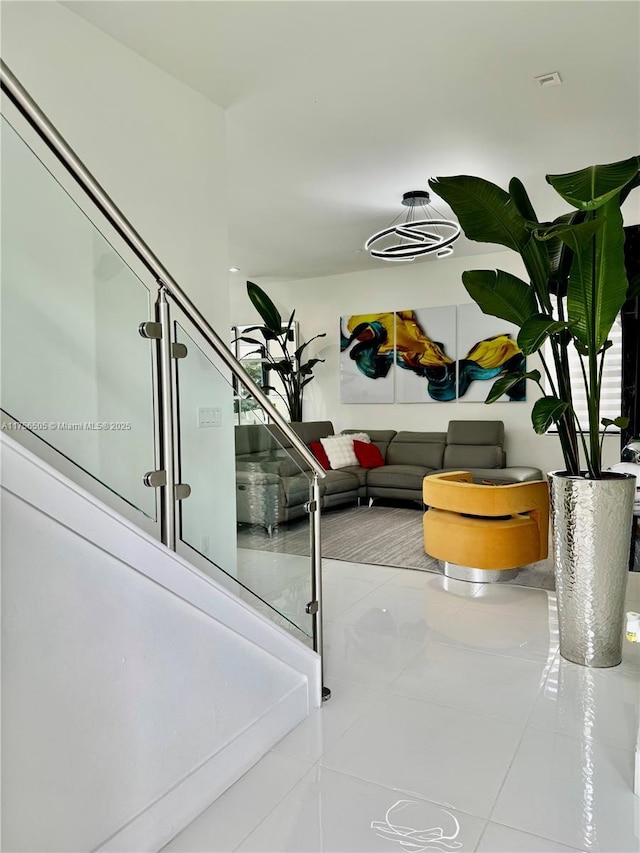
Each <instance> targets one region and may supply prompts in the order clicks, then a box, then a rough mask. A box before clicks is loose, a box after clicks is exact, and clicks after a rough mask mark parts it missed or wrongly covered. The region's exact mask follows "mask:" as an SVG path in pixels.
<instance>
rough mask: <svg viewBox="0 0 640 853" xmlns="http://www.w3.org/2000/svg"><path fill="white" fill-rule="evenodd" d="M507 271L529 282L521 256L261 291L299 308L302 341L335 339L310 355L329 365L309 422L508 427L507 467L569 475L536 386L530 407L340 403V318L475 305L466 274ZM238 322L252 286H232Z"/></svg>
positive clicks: (247, 309) (313, 392)
mask: <svg viewBox="0 0 640 853" xmlns="http://www.w3.org/2000/svg"><path fill="white" fill-rule="evenodd" d="M496 268H500V269H504V270H506V271H508V272H512V273H514V274H515V275H518V276H521V277H523V278H525V272H524V269H523V266H522V262H521V261H520V258H519V257H518V256H517V255H515V253H513V252H508V251H504V252H495V253H491V254H483V255H479V256H476V257H464V258H461V257H457V256H456V255H455V253H454V255H452V256H451V257H449V258H444V259H442V260H437V259H428V260H424V261H416V262H415V263H412V264H406V265H403V264H388V266H387V267H384V268H382V269H376V270H371V271H363V272H357V273H350V274H347V275H337V276H329V277H326V278H317V279H306V280H301V281H292V282H278V283H271V282H269V283H261V282H260V281H259V280H258V282H257V283H258V284H261V286H263V287H264V289H265V290H266V291H267V292H268V293H269V295H270V296H271V297H272V299H273V300H274V302H275V303H276V305H277V306H278V308H279V309H280V310H281V311H282V313H283V314H286V313H287V311H289V312H290V311H291V310H292V309H293V308H295V309H296V317H297V318H298V320H299V321H300V336H301V339H302V340H308V339H309V338H310V337H312V336H313V335H315V334H317V333H318V332H327V337H326V338H324V339H322V340H321V341H318V342H315V343H314V344H311V346H310V348H309V350H310V355H312V356H319V357H321V358H326V363H325V364H319V365H317V366H316V369H315V376H316V378H315V379H314V381H313V382H312V383H311V384H310V385H309V387H308V389H307V394H308V396H305V413H304V419H305V420H324V419H327V420H331V421H333V424H334V427H335V429H336V431H339V430H341V429H345V428H348V427H349V428H350V427H354V428H362V429H367V428H369V429H384V428H388V429H396V430H435V431H442V430H446V428H447V424H448V422H449V421H450V420H472V419H477V420H494V419H495V420H503V421H504V423H505V430H506V450H507V464H510V465H533V466H535V467H537V468H540V469H541V470H542V471H543V472H546V471H551V470H553V469H557V468H562V467H563V462H562V454H561V452H560V443H559V441H558V438H557V436H555V435H545V436H538V435H536V434H535V432H534V431H533V427H532V426H531V408H532V406H533V403H534V402H535V399H536V397H537V389H536V388H535V386H534V385H533V384H532V383H528V386H527V395H528V400H527V402H526V403H513V402H507V403H494V404H492V405H491V406H487V405H486V404H484V403H466V402H461V401H455V402H452V403H395V404H385V405H382V404H358V405H353V404H351V405H347V404H344V403H341V402H340V376H339V354H340V341H339V318H340V316H341V315H345V314H361V313H369V312H375V311H397V310H406V309H411V308H427V307H431V306H439V305H459V304H463V303H468V302H470V301H471V300H470V299H469V296H468V294H467V292H466V290H465V289H464V287H463V285H462V279H461V275H462V272H463V271H464V270H466V269H496ZM230 292H231V317H232V320H233V323H234V324H235V323H248V322H253V321H254V320H256V319H257V317H256V315H255V314H254V313H253V310H252V306H251V303H250V301H249V299H248V297H247V295H246V289H245V282H244V281H236V280H235V278H232V279H231V285H230ZM316 344H317V345H316ZM527 366H528V368H529V369H532V368H533V367H538V366H539V360H538V358H537V356H534V357H532V358H530V359H528V362H527ZM618 459H619V438H618V437H617V436H615V437H611V438H608V439H607V440H606V448H605V459H604V462H605V464H606V465H609V464H612V463H613V462H615V461H617V460H618Z"/></svg>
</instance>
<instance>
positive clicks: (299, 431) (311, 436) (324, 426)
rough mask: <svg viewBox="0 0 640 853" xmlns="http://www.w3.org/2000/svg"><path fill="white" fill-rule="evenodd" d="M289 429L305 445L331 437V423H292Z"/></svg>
mask: <svg viewBox="0 0 640 853" xmlns="http://www.w3.org/2000/svg"><path fill="white" fill-rule="evenodd" d="M291 429H292V430H293V431H294V432H295V434H296V435H297V436H298V438H300V439H301V440H302V441H303V442H304V443H305V444H311V442H312V441H320V439H321V438H327V436H329V435H333V424H332V423H331V421H292V423H291Z"/></svg>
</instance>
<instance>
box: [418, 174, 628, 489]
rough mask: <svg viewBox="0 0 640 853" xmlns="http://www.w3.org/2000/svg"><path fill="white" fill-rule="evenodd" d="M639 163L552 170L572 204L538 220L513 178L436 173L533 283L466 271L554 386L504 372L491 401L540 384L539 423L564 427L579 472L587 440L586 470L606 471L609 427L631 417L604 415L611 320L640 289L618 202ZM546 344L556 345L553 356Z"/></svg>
mask: <svg viewBox="0 0 640 853" xmlns="http://www.w3.org/2000/svg"><path fill="white" fill-rule="evenodd" d="M639 168H640V157H630V158H629V159H628V160H623V161H620V162H617V163H611V164H608V165H603V166H589V167H588V168H586V169H580V170H578V171H576V172H570V173H568V174H564V175H547V176H546V179H547V182H548V183H549V184H551V186H552V187H553V188H554V189H555V190H556V192H557V193H559V195H560V196H561V197H562V198H563V199H564V200H565V201H566V202H568V203H569V204H570V205H571V206H572V207H573V208H575V209H574V210H573V211H571V212H569V213H566V214H564V215H563V216H560V217H559V218H558V219H556V220H554V221H553V222H539V221H538V218H537V216H536V214H535V212H534V209H533V207H532V205H531V202H530V200H529V197H528V195H527V192H526V190H525V188H524V186H523V184H522V183H521V182H520V181H519V180H518V179H517V178H513V179H512V180H511V182H510V183H509V189H508V191H505V190H503V189H501V188H500V187H498V186H496V185H495V184H493V183H491V182H490V181H486V180H483V179H482V178H477V177H470V176H468V175H457V176H454V177H439V178H434V179H433V180H431V181H429V185H430V186H431V188H432V189H433V190H434V192H436V193H438V195H440V196H441V197H442V198H443V199H444V200H445V201H446V202H447V203H448V204H449V205H450V207H451V208H452V210H453V211H454V213H455V214H456V216H457V217H458V219H459V220H460V225H461V227H462V229H463V230H464V232H465V234H466V236H467V237H468V238H469V239H470V240H476V241H479V242H486V243H498V244H499V245H502V246H507V247H508V248H510V249H512V250H514V251H515V252H517V253H518V254H519V255H520V257H521V258H522V261H523V262H524V266H525V269H526V271H527V275H528V277H529V281H528V282H527V281H523V280H522V279H520V278H518V277H517V276H515V275H512V274H511V273H508V272H505V271H504V270H468V271H467V272H465V273H463V276H462V280H463V284H464V286H465V288H466V290H467V293H468V294H469V296H470V297H471V298H472V299H473V300H474V301H475V302H476V303H477V304H478V305H479V306H480V308H481V309H482V311H483V312H484V313H485V314H491V315H493V316H495V317H500V318H501V319H503V320H507V321H508V322H510V323H514V324H515V325H516V326H518V328H519V330H520V331H519V333H518V345H519V347H520V349H521V350H522V352H523V353H524V355H531V354H532V353H535V352H538V353H539V355H540V359H541V362H542V368H543V371H544V373H545V375H546V381H547V386H548V387H547V388H544V387H543V383H542V375H541V373H540V371H539V370H531V371H529V372H524V371H523V372H520V373H516V374H510V375H509V376H508V377H507V376H504V377H500V378H498V379H497V380H496V382H495V383H494V384H493V386H492V388H491V391H490V392H489V394H488V396H487V400H486V402H487V403H491V402H494V401H495V400H497V399H498V398H499V397H501V396H502V395H503V394H504V393H505V392H506V391H507V390H508V389H509V388H510V387H511V386H512V385H513V384H515V383H517V382H519V381H521V380H522V379H529V380H532V381H533V382H535V383H536V384H537V385H538V386H539V387H540V390H541V391H542V396H541V397H540V398H539V399H538V400H536V403H535V405H534V406H533V410H532V415H531V418H532V422H533V427H534V429H535V431H536V432H537V433H539V434H542V433H545V432H547V430H548V429H549V428H550V427H551V425H552V424H554V423H555V424H556V425H557V429H558V435H559V438H560V442H561V445H562V453H563V457H564V462H565V466H566V470H567V473H569V474H571V475H580V474H581V464H580V447H582V451H583V454H584V460H585V463H586V468H587V472H586V474H587V476H588V477H591V478H594V479H601V478H602V446H603V438H604V431H606V429H607V427H609V426H614V425H615V426H619V427H622V428H624V427H625V426H626V425H627V419H626V418H621V417H619V418H616V419H615V420H611V419H609V418H602V419H601V418H600V397H601V389H602V376H603V365H604V360H605V356H606V353H607V350H608V349H609V347H610V346H611V341H610V340H609V333H610V331H611V327H612V325H613V323H614V322H615V319H616V317H617V315H618V313H619V312H620V309H621V308H622V306H623V304H624V302H625V301H626V300H627V299H628V298H631V297H632V296H634V295H636V293H637V292H639V291H640V286H639V282H638V281H635V282H632V283H631V284H629V282H628V281H627V276H626V272H625V265H624V229H623V222H622V212H621V209H620V208H621V205H622V203H623V202H624V200H625V199H626V197H627V196H628V194H629V193H630V191H631V190H632V189H633V188H634V187H637V186H638V185H639V184H640V178H639V172H638V170H639ZM547 341H548V345H547V347H545V348H544V349H543V346H544V345H545V344H546V343H547ZM570 347H574V348H575V350H576V351H577V354H578V357H579V360H580V364H581V367H582V381H583V384H584V389H585V393H586V399H587V405H588V417H589V427H588V430H586V431H583V430H582V429H581V427H580V424H579V423H578V419H577V416H576V413H575V410H574V407H573V397H574V393H573V392H574V389H573V388H572V385H571V374H570V371H569V355H568V353H569V348H570ZM545 350H547V351H550V353H551V356H550V358H551V361H552V363H551V362H550V363H548V355H547V352H545ZM552 366H553V369H552ZM601 427H604V431H603V432H602V434H601Z"/></svg>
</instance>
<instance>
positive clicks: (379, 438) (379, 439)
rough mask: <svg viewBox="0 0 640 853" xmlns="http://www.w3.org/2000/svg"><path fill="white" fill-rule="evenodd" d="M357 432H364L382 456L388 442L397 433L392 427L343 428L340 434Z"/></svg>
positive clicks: (384, 453)
mask: <svg viewBox="0 0 640 853" xmlns="http://www.w3.org/2000/svg"><path fill="white" fill-rule="evenodd" d="M358 432H365V433H366V434H367V435H368V436H369V438H370V439H371V443H372V444H375V446H376V447H377V448H378V450H379V451H380V453H382V455H383V456H386V453H387V448H388V447H389V442H390V441H391V440H392V438H393V437H394V436H395V435H396V434H397V433H396V431H395V430H394V429H367V430H359V429H343V430H342V433H341V435H354V434H355V433H358Z"/></svg>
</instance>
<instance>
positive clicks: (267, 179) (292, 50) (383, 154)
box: [64, 0, 640, 280]
mask: <svg viewBox="0 0 640 853" xmlns="http://www.w3.org/2000/svg"><path fill="white" fill-rule="evenodd" d="M64 5H65V6H67V7H68V8H69V9H72V10H73V11H75V12H76V13H77V14H79V15H81V16H82V17H84V18H85V19H86V20H88V21H90V22H91V23H93V24H95V25H96V26H98V27H100V28H101V29H102V30H104V31H105V32H107V33H108V34H109V35H111V36H113V37H114V38H115V39H117V40H118V41H120V42H122V43H123V44H125V45H127V46H128V47H130V48H131V49H132V50H134V51H136V52H137V53H139V54H140V55H142V56H144V57H145V58H146V59H148V60H149V61H151V62H153V63H155V64H156V65H157V66H159V67H160V68H162V69H164V70H165V71H167V72H168V73H170V74H171V75H173V76H174V77H176V78H177V79H179V80H181V81H183V82H184V83H186V84H188V85H189V86H192V87H193V88H194V89H196V90H198V91H199V92H201V93H202V94H203V95H205V96H206V97H208V98H210V99H211V100H212V101H213V102H214V103H216V104H218V105H220V106H221V107H224V108H225V110H226V115H227V143H228V152H229V155H228V156H229V180H230V184H229V202H228V205H229V217H230V219H229V225H230V261H231V263H232V264H233V265H235V266H237V267H240V269H241V273H240V276H241V277H242V280H244V279H245V278H258V279H260V280H265V279H269V278H274V279H282V278H310V277H315V276H322V275H332V274H336V273H343V272H351V271H354V270H360V269H373V268H376V267H380V266H385V265H386V264H385V262H384V261H375V260H373V259H371V258H369V256H368V255H367V254H366V253H364V252H363V251H362V246H363V243H364V241H365V240H366V238H367V237H368V236H370V234H371V233H373V232H374V231H376V230H378V229H380V228H383V227H385V226H386V225H388V224H389V223H390V222H391V221H392V220H393V219H394V218H395V216H396V215H397V214H398V213H399V212H400V210H401V209H402V208H401V206H400V199H401V196H402V193H403V192H405V191H407V190H412V189H420V188H426V181H427V178H429V177H431V176H434V175H451V174H460V173H466V174H478V175H481V176H483V177H486V178H488V179H490V180H493V181H495V182H496V183H499V184H501V185H502V186H506V185H507V183H508V181H509V179H510V178H511V177H512V176H513V175H517V176H518V177H520V178H521V179H522V180H523V181H524V183H525V185H526V186H527V187H528V189H529V191H530V194H531V197H532V200H533V202H534V205H535V206H536V207H537V211H538V215H539V216H540V217H541V218H552V217H553V216H555V215H557V214H559V213H560V212H562V211H563V210H564V208H563V205H562V202H561V201H560V200H559V199H558V202H559V203H558V202H556V198H557V197H556V196H555V193H554V192H553V190H551V188H550V187H548V186H547V184H546V183H545V181H544V175H545V174H546V173H548V172H551V173H554V172H563V171H571V170H573V169H577V168H580V167H582V166H586V165H589V164H590V163H596V162H610V161H614V160H618V159H623V158H625V157H628V156H631V155H632V154H636V153H638V149H639V148H640V139H639V136H640V96H639V92H640V73H639V56H640V4H639V3H638V2H635V1H634V2H615V0H605V1H604V2H598V1H597V0H593V1H592V2H590V1H589V0H569V2H564V0H546V1H545V0H536V2H526V1H525V0H523V2H519V0H508V1H507V2H500V0H497V1H496V2H486V0H472V2H463V0H460V2H458V0H445V2H436V0H434V2H430V0H414V2H407V1H406V0H333V1H332V2H330V0H320V2H315V0H288V2H286V1H285V2H281V1H280V0H259V1H258V2H255V0H230V2H218V0H195V1H194V2H191V0H181V2H177V1H176V0H126V2H118V0H107V2H104V0H79V2H76V0H70V1H69V2H66V3H65V4H64ZM551 71H559V72H560V75H561V77H562V79H563V84H562V85H561V86H559V87H555V88H548V89H540V88H538V87H537V85H536V84H535V83H534V82H533V78H534V77H535V76H537V75H540V74H545V73H547V72H551ZM434 201H436V203H438V202H439V199H437V197H436V198H434ZM438 207H439V208H440V209H441V210H443V212H449V211H448V209H447V208H446V207H445V206H444V204H443V203H442V202H439V204H438ZM632 221H637V219H636V218H634V219H633V220H632ZM489 249H490V247H486V250H489ZM483 250H485V247H481V246H479V245H478V244H473V243H469V242H468V241H466V240H465V239H464V238H462V239H461V240H459V241H458V243H456V245H455V251H456V254H458V255H465V254H475V253H478V252H481V251H483ZM422 262H423V263H424V262H433V263H436V261H435V260H433V259H431V260H428V261H422ZM445 263H446V261H445Z"/></svg>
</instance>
